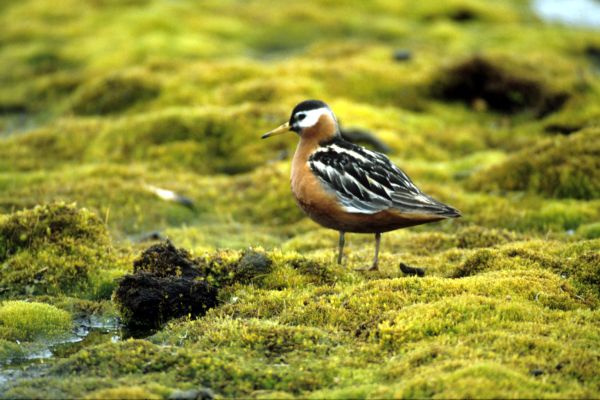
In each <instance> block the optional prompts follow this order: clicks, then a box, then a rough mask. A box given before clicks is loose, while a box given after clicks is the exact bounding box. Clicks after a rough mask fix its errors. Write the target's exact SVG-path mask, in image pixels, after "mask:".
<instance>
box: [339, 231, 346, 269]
mask: <svg viewBox="0 0 600 400" xmlns="http://www.w3.org/2000/svg"><path fill="white" fill-rule="evenodd" d="M345 233H346V232H344V231H340V241H339V243H338V258H337V263H338V264H341V263H342V254H343V253H344V243H345V239H344V234H345Z"/></svg>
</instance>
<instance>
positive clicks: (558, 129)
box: [544, 124, 582, 136]
mask: <svg viewBox="0 0 600 400" xmlns="http://www.w3.org/2000/svg"><path fill="white" fill-rule="evenodd" d="M581 128H582V126H581V125H568V124H550V125H547V126H546V127H545V128H544V131H545V132H547V133H557V134H559V135H564V136H569V135H570V134H572V133H574V132H577V131H579V130H581Z"/></svg>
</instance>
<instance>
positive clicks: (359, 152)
mask: <svg viewBox="0 0 600 400" xmlns="http://www.w3.org/2000/svg"><path fill="white" fill-rule="evenodd" d="M290 130H292V131H295V132H296V133H298V134H299V135H300V141H299V143H298V147H297V148H296V152H295V154H294V158H293V161H292V174H291V185H292V193H293V194H294V197H295V199H296V202H297V203H298V205H299V206H300V208H301V209H302V210H303V211H304V212H305V213H306V214H307V215H308V216H309V217H310V218H312V219H313V220H314V221H316V222H317V223H319V224H320V225H322V226H324V227H327V228H331V229H335V230H337V231H339V232H340V243H339V254H338V262H341V258H342V251H343V246H344V233H345V232H357V233H374V234H375V238H376V251H375V259H374V261H373V265H372V266H371V267H370V268H369V269H377V268H378V252H379V241H380V237H381V233H383V232H388V231H391V230H395V229H400V228H406V227H409V226H414V225H420V224H424V223H428V222H434V221H439V220H442V219H445V218H455V217H458V216H460V213H459V212H458V211H457V210H455V209H454V208H452V207H450V206H447V205H445V204H443V203H440V202H438V201H436V200H434V199H433V198H431V197H429V196H427V195H426V194H424V193H423V192H421V191H420V190H419V189H418V188H417V187H416V186H415V185H414V184H413V183H412V181H411V180H410V178H409V177H408V176H407V175H406V174H405V173H404V172H402V171H401V170H400V169H399V168H398V167H396V166H395V165H394V164H392V163H391V161H390V160H389V159H388V158H387V157H386V156H385V155H383V154H379V153H376V152H373V151H369V150H366V149H364V148H362V147H360V146H357V145H354V144H352V143H349V142H347V141H345V140H343V139H342V138H341V136H340V134H339V128H338V125H337V121H336V119H335V116H334V115H333V113H332V112H331V110H330V109H329V107H327V105H326V104H325V103H323V102H321V101H317V100H309V101H305V102H302V103H300V104H298V105H297V106H296V108H294V111H293V112H292V116H291V118H290V121H289V122H287V123H285V124H283V125H282V126H280V127H279V128H277V129H275V130H273V131H271V132H269V133H267V134H265V135H264V136H263V138H265V137H269V136H273V135H276V134H280V133H284V132H287V131H290Z"/></svg>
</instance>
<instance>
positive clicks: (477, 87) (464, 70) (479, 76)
mask: <svg viewBox="0 0 600 400" xmlns="http://www.w3.org/2000/svg"><path fill="white" fill-rule="evenodd" d="M432 94H433V95H434V96H435V97H437V98H440V99H443V100H449V101H462V102H464V103H466V104H468V105H475V104H477V103H481V102H483V104H484V105H485V107H488V108H490V109H492V110H494V111H497V112H500V113H505V114H515V113H518V112H523V111H532V112H533V113H534V114H536V116H537V117H540V118H541V117H544V116H546V115H548V114H550V113H552V112H554V111H557V110H558V109H560V108H561V107H562V106H563V104H564V103H565V102H566V100H567V99H568V95H567V94H566V93H564V92H557V91H553V90H551V89H549V88H548V87H547V85H545V84H544V82H542V81H541V80H539V79H536V78H534V77H529V76H520V75H518V74H515V73H512V72H509V71H508V69H506V68H503V67H501V66H499V65H497V64H496V63H494V62H492V61H490V60H488V59H486V58H483V57H480V56H476V57H473V58H470V59H467V60H465V61H462V62H460V63H458V64H456V65H454V66H452V67H450V68H449V69H447V70H445V71H444V72H443V73H442V74H441V75H440V76H439V77H438V79H437V80H436V81H435V82H434V84H433V86H432Z"/></svg>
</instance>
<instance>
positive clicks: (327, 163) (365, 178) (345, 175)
mask: <svg viewBox="0 0 600 400" xmlns="http://www.w3.org/2000/svg"><path fill="white" fill-rule="evenodd" d="M308 162H309V166H310V168H311V170H312V171H313V173H315V175H317V177H318V178H319V179H320V181H321V182H322V183H323V185H324V187H325V189H326V190H329V191H330V192H333V193H334V194H335V195H336V197H337V199H338V200H339V202H340V205H341V206H342V207H343V208H344V209H345V210H346V211H348V212H353V213H362V214H374V213H376V212H379V211H383V210H387V209H394V210H397V211H400V212H403V213H418V214H439V215H443V213H444V212H447V211H448V207H447V206H445V205H443V204H442V203H439V202H438V201H436V200H434V199H432V198H431V197H429V196H427V195H425V194H423V193H422V192H421V191H420V190H419V189H418V188H417V187H416V186H415V185H414V184H413V183H412V181H411V180H410V178H409V177H408V176H407V175H406V174H405V173H404V172H403V171H402V170H400V169H399V168H398V167H396V166H395V165H394V164H392V162H391V161H390V160H389V159H388V158H387V157H386V156H385V155H383V154H379V153H375V152H372V151H369V150H366V149H364V148H362V147H359V146H356V145H354V144H352V143H348V142H337V143H332V144H330V145H326V146H322V147H320V148H319V149H318V150H317V151H316V152H315V153H314V154H313V155H312V156H311V157H310V158H309V161H308Z"/></svg>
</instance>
